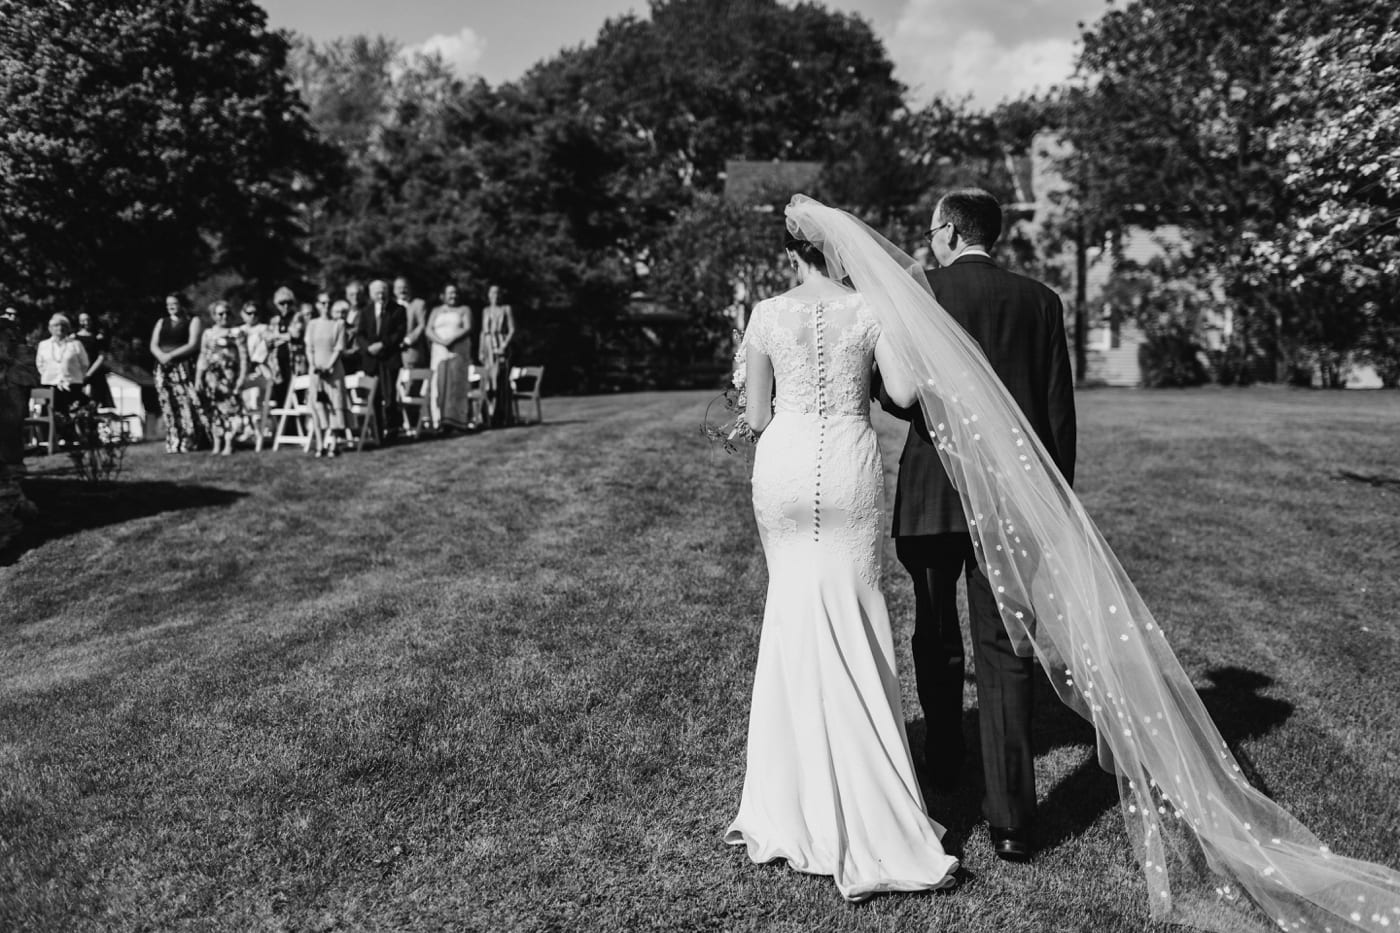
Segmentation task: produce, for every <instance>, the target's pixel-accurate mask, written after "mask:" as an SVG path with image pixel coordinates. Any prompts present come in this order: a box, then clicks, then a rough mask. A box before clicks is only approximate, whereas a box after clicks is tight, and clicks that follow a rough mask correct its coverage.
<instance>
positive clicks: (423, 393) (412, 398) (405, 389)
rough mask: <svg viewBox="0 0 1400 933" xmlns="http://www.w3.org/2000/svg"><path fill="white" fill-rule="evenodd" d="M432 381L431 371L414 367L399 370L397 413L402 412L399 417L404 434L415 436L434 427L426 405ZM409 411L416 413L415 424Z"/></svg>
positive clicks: (431, 413) (429, 410)
mask: <svg viewBox="0 0 1400 933" xmlns="http://www.w3.org/2000/svg"><path fill="white" fill-rule="evenodd" d="M432 379H433V371H432V370H431V369H426V368H424V369H419V368H417V367H415V368H413V369H401V370H399V384H398V393H399V411H401V412H403V414H402V416H401V417H402V418H403V429H404V433H406V434H409V435H415V434H417V433H418V432H419V431H420V430H422V429H423V428H429V429H431V428H432V427H434V424H433V410H432V406H431V405H429V404H428V386H429V384H430V383H431V382H432ZM410 409H412V410H413V411H416V412H417V413H418V420H417V423H416V424H415V423H414V420H413V417H412V415H411V413H410Z"/></svg>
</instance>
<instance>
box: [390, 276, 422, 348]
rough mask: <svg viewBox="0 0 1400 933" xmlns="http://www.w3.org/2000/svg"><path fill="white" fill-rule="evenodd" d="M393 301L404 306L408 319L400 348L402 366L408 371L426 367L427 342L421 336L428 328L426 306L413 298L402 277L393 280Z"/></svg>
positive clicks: (406, 280)
mask: <svg viewBox="0 0 1400 933" xmlns="http://www.w3.org/2000/svg"><path fill="white" fill-rule="evenodd" d="M394 300H395V301H397V302H398V303H399V304H401V305H403V306H404V311H405V314H406V316H407V319H408V331H407V332H406V333H405V334H404V337H403V346H402V347H401V348H400V349H402V351H403V365H404V366H406V367H408V368H409V369H416V368H419V367H422V366H426V365H428V348H427V340H426V339H425V338H424V336H423V331H424V330H425V329H426V328H427V326H428V310H427V304H426V303H424V301H423V299H422V298H414V297H413V289H412V288H410V287H409V284H408V279H406V278H404V277H403V276H399V277H398V278H396V279H394Z"/></svg>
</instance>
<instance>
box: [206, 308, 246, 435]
mask: <svg viewBox="0 0 1400 933" xmlns="http://www.w3.org/2000/svg"><path fill="white" fill-rule="evenodd" d="M209 313H210V315H211V316H212V317H213V318H214V326H213V327H211V328H209V329H208V330H206V331H205V332H204V336H203V338H202V339H201V340H200V348H199V364H198V366H197V367H196V369H195V384H196V385H197V386H198V387H199V397H200V400H201V401H202V402H203V403H204V412H205V416H206V417H207V418H208V419H209V431H210V434H212V435H213V438H214V449H213V450H212V451H211V453H216V454H217V453H222V454H224V455H225V456H227V455H228V454H231V453H233V438H234V435H235V434H237V433H238V431H237V429H238V425H239V424H240V422H241V420H242V414H243V398H242V396H240V395H239V389H240V388H241V387H242V385H243V382H244V380H245V379H246V378H247V377H248V350H247V348H246V346H245V344H244V339H245V338H244V334H243V331H242V329H241V328H238V327H232V326H230V322H229V318H230V317H231V316H232V310H231V309H230V307H229V303H228V302H227V301H216V302H214V303H213V304H212V305H211V306H210V308H209Z"/></svg>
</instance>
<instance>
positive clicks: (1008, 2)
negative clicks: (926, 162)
mask: <svg viewBox="0 0 1400 933" xmlns="http://www.w3.org/2000/svg"><path fill="white" fill-rule="evenodd" d="M1103 8H1104V7H1103V0H1061V2H1057V3H1056V2H1048V0H984V2H983V3H982V4H979V5H974V4H971V3H968V2H966V0H908V2H906V3H905V5H904V9H903V11H902V12H901V13H900V16H899V20H898V25H897V27H896V28H895V31H894V35H893V37H892V38H891V40H890V43H889V49H890V56H891V57H892V58H893V59H894V63H895V75H896V77H898V78H899V79H900V80H901V81H903V82H904V83H905V84H908V85H909V86H910V89H911V91H912V96H913V98H914V100H915V101H924V100H928V99H929V98H931V97H933V96H935V95H939V94H941V95H944V96H948V97H953V98H962V97H971V99H972V103H973V105H974V106H976V107H993V106H995V105H996V104H998V103H1000V102H1001V101H1003V100H1007V99H1012V98H1016V97H1019V96H1021V95H1022V94H1025V93H1029V92H1033V91H1037V90H1040V91H1044V90H1048V89H1049V88H1050V87H1051V86H1052V85H1055V84H1058V83H1061V82H1063V81H1064V80H1065V79H1066V78H1068V77H1069V76H1070V74H1071V73H1072V72H1073V71H1074V60H1075V55H1076V54H1077V51H1078V42H1077V40H1078V36H1079V29H1078V22H1079V21H1080V20H1092V19H1093V18H1094V17H1095V14H1097V13H1100V12H1102V10H1103Z"/></svg>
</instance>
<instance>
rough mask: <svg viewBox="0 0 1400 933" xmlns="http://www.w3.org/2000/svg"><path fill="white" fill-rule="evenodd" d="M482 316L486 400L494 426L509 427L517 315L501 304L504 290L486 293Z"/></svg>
mask: <svg viewBox="0 0 1400 933" xmlns="http://www.w3.org/2000/svg"><path fill="white" fill-rule="evenodd" d="M486 298H487V302H486V307H485V308H484V309H483V310H482V312H481V371H482V378H483V380H484V383H485V389H486V398H487V401H488V402H490V404H491V426H492V427H493V428H501V427H505V426H506V425H508V424H510V420H511V419H510V344H511V340H512V339H513V338H514V337H515V312H514V311H512V310H511V307H510V305H506V304H501V288H500V286H498V285H492V286H491V287H490V288H489V289H488V290H487V292H486Z"/></svg>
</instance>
